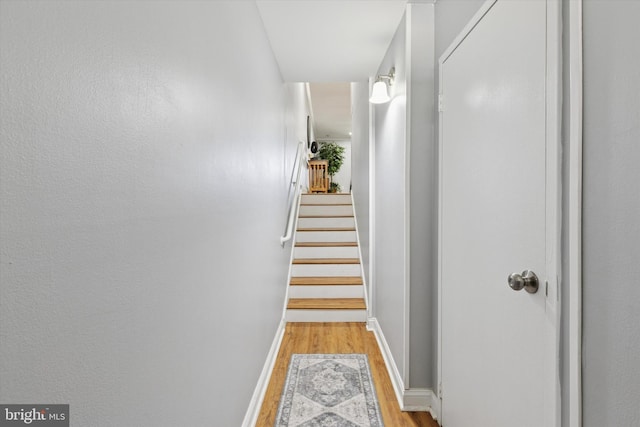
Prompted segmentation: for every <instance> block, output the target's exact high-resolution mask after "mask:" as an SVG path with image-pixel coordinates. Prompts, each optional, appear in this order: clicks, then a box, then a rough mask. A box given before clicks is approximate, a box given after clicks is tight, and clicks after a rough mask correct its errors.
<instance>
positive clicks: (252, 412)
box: [242, 320, 286, 427]
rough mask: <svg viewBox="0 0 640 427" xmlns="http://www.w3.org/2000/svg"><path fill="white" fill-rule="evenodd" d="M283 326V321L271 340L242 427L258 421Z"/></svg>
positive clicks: (250, 426) (252, 426) (278, 348)
mask: <svg viewBox="0 0 640 427" xmlns="http://www.w3.org/2000/svg"><path fill="white" fill-rule="evenodd" d="M285 326H286V323H285V321H284V320H281V321H280V324H279V325H278V329H277V330H276V335H275V337H274V338H273V342H272V343H271V348H270V349H269V353H268V354H267V359H266V360H265V362H264V366H263V367H262V372H261V373H260V377H259V378H258V384H256V388H255V389H254V391H253V395H252V396H251V401H250V402H249V407H248V408H247V412H246V413H245V416H244V420H243V421H242V427H254V426H255V425H256V422H257V421H258V416H259V415H260V409H261V408H262V403H263V402H264V396H265V394H266V392H267V387H268V386H269V381H270V380H271V373H272V372H273V367H274V366H275V364H276V359H277V358H278V352H279V351H280V345H281V344H282V338H283V337H284V329H285Z"/></svg>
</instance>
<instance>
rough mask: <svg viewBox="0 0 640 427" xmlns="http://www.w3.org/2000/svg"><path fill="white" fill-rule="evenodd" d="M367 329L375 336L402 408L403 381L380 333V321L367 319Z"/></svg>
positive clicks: (382, 334)
mask: <svg viewBox="0 0 640 427" xmlns="http://www.w3.org/2000/svg"><path fill="white" fill-rule="evenodd" d="M367 330H369V331H371V332H373V335H374V336H375V337H376V341H377V342H378V347H380V352H381V353H382V358H383V359H384V364H385V366H386V367H387V372H388V373H389V378H390V379H391V385H393V391H394V392H395V393H396V399H398V404H399V405H400V409H402V408H403V405H404V399H403V394H404V382H403V381H402V376H401V375H400V371H398V365H396V362H395V360H394V359H393V354H391V349H390V348H389V344H388V343H387V340H386V339H385V338H384V333H382V328H381V327H380V323H378V319H376V318H375V317H371V318H369V319H367Z"/></svg>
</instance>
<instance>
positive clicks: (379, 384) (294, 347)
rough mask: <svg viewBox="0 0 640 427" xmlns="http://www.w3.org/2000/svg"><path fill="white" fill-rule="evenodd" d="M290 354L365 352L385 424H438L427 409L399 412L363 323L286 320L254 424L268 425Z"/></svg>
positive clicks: (258, 426) (433, 426) (404, 426)
mask: <svg viewBox="0 0 640 427" xmlns="http://www.w3.org/2000/svg"><path fill="white" fill-rule="evenodd" d="M293 353H302V354H308V353H338V354H339V353H365V354H367V355H368V356H369V365H370V366H371V374H372V376H373V382H374V384H375V387H376V393H377V395H378V402H379V404H380V412H381V413H382V419H383V422H384V424H385V426H387V427H438V424H437V423H436V422H435V421H434V420H433V418H431V416H430V415H429V413H427V412H402V411H400V407H399V406H398V401H397V399H396V395H395V392H394V391H393V386H392V385H391V380H390V379H389V375H388V374H387V370H386V367H385V365H384V360H383V359H382V354H381V353H380V350H379V348H378V343H377V342H376V339H375V336H374V335H373V332H368V331H367V330H366V328H365V324H364V323H288V324H287V326H286V329H285V333H284V337H283V340H282V344H281V346H280V352H279V354H278V359H277V360H276V363H275V366H274V369H273V373H272V374H271V381H270V382H269V386H268V388H267V392H266V395H265V398H264V403H263V404H262V409H261V411H260V416H259V417H258V422H257V423H256V427H272V426H273V425H274V423H275V418H276V414H277V412H278V404H279V403H280V402H279V400H280V394H281V393H282V388H283V386H284V381H285V378H286V376H287V368H288V365H289V359H290V358H291V355H292V354H293Z"/></svg>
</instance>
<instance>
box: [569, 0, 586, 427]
mask: <svg viewBox="0 0 640 427" xmlns="http://www.w3.org/2000/svg"><path fill="white" fill-rule="evenodd" d="M568 30H569V31H568V32H569V159H568V165H569V173H568V176H569V182H568V186H567V187H568V193H569V194H568V198H569V205H568V211H567V212H566V215H567V224H568V229H569V230H568V244H567V246H568V258H569V260H568V264H569V271H568V278H569V279H568V280H569V283H568V285H567V286H566V287H565V288H568V290H569V304H568V311H569V313H568V316H567V318H568V324H569V325H568V329H569V342H568V345H567V346H566V347H567V348H568V353H569V356H568V359H569V361H568V367H567V369H568V371H569V384H568V389H569V399H568V400H569V401H568V402H567V405H566V406H567V407H568V411H569V426H570V427H580V426H582V91H583V85H582V75H583V65H582V64H583V62H582V0H573V1H571V2H569V29H568Z"/></svg>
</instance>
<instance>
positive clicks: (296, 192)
mask: <svg viewBox="0 0 640 427" xmlns="http://www.w3.org/2000/svg"><path fill="white" fill-rule="evenodd" d="M305 145H306V144H305V143H304V142H303V141H300V144H298V149H297V150H296V159H295V161H294V162H293V170H292V171H291V184H290V187H289V195H291V186H293V197H292V198H291V204H290V206H289V215H288V217H287V225H286V228H285V234H284V235H283V236H282V237H280V246H282V247H284V244H285V243H286V242H287V241H289V240H291V238H292V237H293V224H294V223H295V222H296V221H295V220H296V216H297V214H298V206H299V204H300V203H299V199H300V190H301V189H302V184H301V183H300V174H301V173H302V164H303V160H304V159H303V154H304V155H305V156H304V157H306V150H305V149H304V148H303V147H304V146H305ZM294 175H295V176H296V179H295V181H293V176H294Z"/></svg>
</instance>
